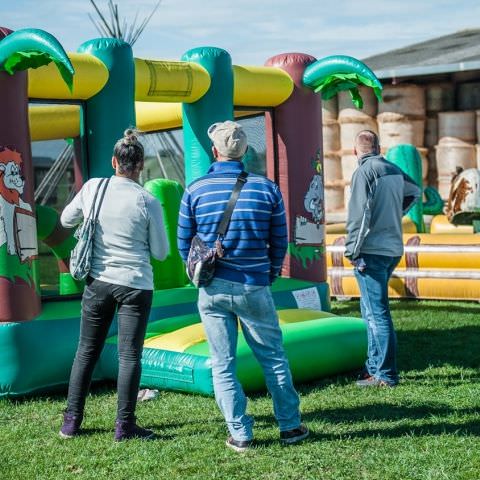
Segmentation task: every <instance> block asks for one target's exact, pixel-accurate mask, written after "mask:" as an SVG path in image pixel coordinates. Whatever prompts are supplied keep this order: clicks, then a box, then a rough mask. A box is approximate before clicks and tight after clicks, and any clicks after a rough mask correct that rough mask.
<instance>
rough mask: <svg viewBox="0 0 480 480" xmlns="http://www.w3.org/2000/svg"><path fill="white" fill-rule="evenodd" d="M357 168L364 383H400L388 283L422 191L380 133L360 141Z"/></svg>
mask: <svg viewBox="0 0 480 480" xmlns="http://www.w3.org/2000/svg"><path fill="white" fill-rule="evenodd" d="M355 154H356V155H357V157H358V168H357V169H356V170H355V172H354V174H353V177H352V184H351V197H350V202H349V205H348V219H347V239H346V244H345V256H346V257H347V258H348V259H349V260H350V262H351V263H352V264H353V266H354V273H355V277H356V279H357V282H358V286H359V288H360V295H361V298H360V308H361V312H362V317H363V318H364V319H365V320H366V322H367V325H368V358H367V361H366V363H365V368H364V372H363V374H362V375H361V377H362V378H360V379H359V380H358V381H357V385H358V386H360V387H369V386H389V387H393V386H395V385H396V384H397V383H398V372H397V367H396V348H397V339H396V335H395V330H394V327H393V323H392V317H391V315H390V309H389V304H388V281H389V279H390V276H391V275H392V272H393V270H394V269H395V267H396V266H397V264H398V262H399V261H400V258H401V256H402V255H403V238H402V216H403V215H404V214H405V213H406V212H407V211H408V210H409V209H410V207H411V206H412V205H413V204H414V203H415V202H416V201H417V200H418V198H419V197H420V194H421V191H420V188H419V187H418V186H417V185H416V184H415V182H414V181H413V180H412V179H411V178H410V177H408V176H407V175H405V174H404V173H403V172H402V170H400V168H398V167H397V166H396V165H393V164H392V163H390V162H388V161H387V160H385V158H383V156H382V155H380V145H379V141H378V137H377V135H376V134H375V133H374V132H372V131H370V130H363V131H361V132H360V133H359V134H358V135H357V137H356V139H355Z"/></svg>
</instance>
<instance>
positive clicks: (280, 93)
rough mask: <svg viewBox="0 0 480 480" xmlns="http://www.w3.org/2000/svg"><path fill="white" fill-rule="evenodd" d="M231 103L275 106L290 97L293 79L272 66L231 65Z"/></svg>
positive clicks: (242, 105)
mask: <svg viewBox="0 0 480 480" xmlns="http://www.w3.org/2000/svg"><path fill="white" fill-rule="evenodd" d="M233 85H234V87H233V104H234V105H235V106H238V107H252V106H256V107H276V106H277V105H280V104H281V103H283V102H284V101H285V100H287V99H288V97H290V95H291V94H292V92H293V80H292V79H291V78H290V76H289V75H288V74H287V73H285V72H284V71H283V70H280V69H279V68H274V67H246V66H239V65H234V66H233Z"/></svg>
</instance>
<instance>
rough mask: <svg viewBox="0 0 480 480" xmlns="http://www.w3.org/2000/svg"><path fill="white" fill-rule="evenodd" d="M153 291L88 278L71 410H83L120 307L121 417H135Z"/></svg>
mask: <svg viewBox="0 0 480 480" xmlns="http://www.w3.org/2000/svg"><path fill="white" fill-rule="evenodd" d="M152 295H153V292H152V291H151V290H138V289H135V288H130V287H124V286H121V285H113V284H111V283H106V282H102V281H100V280H94V279H93V278H91V277H88V278H87V285H86V286H85V290H84V292H83V297H82V318H81V321H80V340H79V343H78V349H77V354H76V355H75V360H74V361H73V367H72V373H71V374H70V384H69V386H68V400H67V412H68V413H71V414H73V415H82V414H83V409H84V406H85V398H86V396H87V394H88V390H89V387H90V381H91V379H92V374H93V369H94V368H95V364H96V363H97V360H98V358H99V356H100V353H101V352H102V348H103V345H104V343H105V339H106V338H107V334H108V330H109V328H110V325H111V323H112V320H113V316H114V314H115V311H117V318H118V341H117V344H118V360H119V369H118V380H117V392H118V411H117V420H133V419H134V418H135V407H136V404H137V395H138V387H139V384H140V374H141V364H140V360H141V357H142V350H143V340H144V337H145V330H146V328H147V319H148V316H149V314H150V307H151V304H152Z"/></svg>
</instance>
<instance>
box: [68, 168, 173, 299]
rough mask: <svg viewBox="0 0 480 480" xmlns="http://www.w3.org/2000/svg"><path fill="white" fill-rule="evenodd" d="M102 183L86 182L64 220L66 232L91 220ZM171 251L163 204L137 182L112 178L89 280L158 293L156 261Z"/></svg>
mask: <svg viewBox="0 0 480 480" xmlns="http://www.w3.org/2000/svg"><path fill="white" fill-rule="evenodd" d="M101 180H102V179H101V178H92V179H91V180H89V181H88V182H86V183H85V185H83V187H82V189H81V190H80V191H79V192H78V193H77V195H76V196H75V198H74V199H73V200H72V201H71V202H70V203H69V204H68V205H67V206H66V207H65V209H64V210H63V212H62V215H61V217H60V221H61V223H62V225H63V226H64V227H67V228H71V227H75V226H76V225H78V224H79V223H80V222H81V221H82V219H83V218H86V217H87V216H88V215H89V213H90V209H91V207H92V203H93V197H94V195H95V192H96V191H97V189H98V186H99V183H100V181H101ZM100 194H101V193H99V195H98V197H97V203H98V201H99V199H100ZM168 251H169V245H168V239H167V236H166V232H165V226H164V222H163V214H162V207H161V205H160V202H159V201H158V200H157V199H156V198H155V197H154V196H152V195H151V194H150V193H148V192H147V191H146V190H144V189H143V188H142V187H141V186H140V185H139V184H138V183H136V182H135V181H133V180H130V179H128V178H125V177H117V176H112V177H111V179H110V182H109V184H108V188H107V191H106V192H105V197H104V199H103V203H102V206H101V208H100V213H99V216H98V222H97V225H96V228H95V236H94V239H93V256H92V265H91V269H90V273H89V275H90V276H91V277H93V278H96V279H98V280H101V281H102V282H108V283H113V284H115V285H123V286H127V287H131V288H138V289H142V290H153V272H152V266H151V264H150V256H152V257H154V258H156V259H157V260H164V259H165V257H166V256H167V254H168Z"/></svg>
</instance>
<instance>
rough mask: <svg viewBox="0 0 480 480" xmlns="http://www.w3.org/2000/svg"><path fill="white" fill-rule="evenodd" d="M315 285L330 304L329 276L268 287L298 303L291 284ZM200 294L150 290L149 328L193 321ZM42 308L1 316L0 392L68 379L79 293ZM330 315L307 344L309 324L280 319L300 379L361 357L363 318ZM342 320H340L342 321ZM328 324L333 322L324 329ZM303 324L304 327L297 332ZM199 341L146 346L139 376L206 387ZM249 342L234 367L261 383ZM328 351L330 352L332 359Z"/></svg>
mask: <svg viewBox="0 0 480 480" xmlns="http://www.w3.org/2000/svg"><path fill="white" fill-rule="evenodd" d="M312 289H315V290H316V291H317V293H318V298H319V300H320V303H321V308H322V310H324V311H329V310H330V299H329V289H328V284H326V283H321V284H314V283H311V282H306V281H302V280H296V279H285V278H281V279H279V280H277V282H275V284H274V286H273V288H272V291H273V297H274V301H275V305H276V307H277V309H288V308H297V307H298V306H299V304H298V303H297V299H298V298H299V296H298V294H296V293H294V292H298V291H300V292H302V291H303V292H308V291H310V292H311V290H312ZM295 295H297V298H296V296H295ZM197 296H198V290H197V289H195V288H193V287H191V286H187V287H181V288H172V289H168V290H158V291H155V292H154V299H153V304H152V310H151V313H150V317H149V326H148V334H147V336H153V335H158V334H161V333H166V332H172V331H175V330H178V329H179V328H182V327H184V326H186V325H190V324H192V323H194V322H193V321H192V319H193V318H195V319H197V320H196V321H198V311H197V305H196V301H197ZM300 296H301V295H300ZM300 306H301V305H300ZM42 308H43V311H42V314H41V315H40V316H39V317H38V318H36V319H35V320H32V321H29V322H12V323H3V324H0V397H1V396H18V395H26V394H32V393H37V392H49V391H53V390H57V389H58V388H61V387H65V386H66V385H67V384H68V380H69V376H70V370H71V366H72V362H73V358H74V355H75V351H76V348H77V342H78V335H79V326H80V299H74V300H61V301H45V302H44V303H43V305H42ZM327 320H330V319H322V320H319V321H318V323H319V325H320V323H322V322H323V330H322V331H323V332H324V333H323V334H321V335H320V337H322V338H324V339H325V341H323V340H322V342H320V340H319V341H318V343H315V342H316V341H315V342H313V343H311V344H309V346H308V347H307V346H306V343H305V341H304V340H305V339H307V338H308V337H309V336H310V335H311V332H310V330H308V328H307V330H305V331H304V330H303V329H304V328H305V327H304V326H302V324H289V325H285V326H284V328H285V332H288V333H285V335H286V336H287V335H288V337H289V340H288V342H286V349H287V353H288V355H289V357H290V356H291V352H293V351H296V352H298V354H295V353H294V354H293V356H292V357H291V362H292V369H293V370H295V372H296V373H295V376H296V380H298V381H304V380H309V379H311V378H317V377H319V376H322V375H329V374H333V373H337V372H341V371H345V370H350V369H352V368H356V367H357V366H360V365H361V363H362V362H363V359H364V357H365V352H366V340H365V338H366V337H365V332H364V327H362V323H361V320H358V319H343V320H342V319H340V318H338V317H337V318H334V319H332V320H334V323H335V322H337V323H338V325H340V324H341V322H347V323H348V322H350V321H353V322H357V324H356V325H353V324H352V325H351V328H352V329H353V330H355V331H356V332H357V333H351V334H346V333H345V332H346V331H344V330H342V329H340V330H341V331H340V332H337V333H334V331H336V328H337V327H333V326H329V327H328V328H327V323H328V322H327ZM314 322H316V321H315V320H313V321H310V322H303V324H305V325H306V324H307V323H310V324H311V326H313V325H314ZM347 323H344V327H345V328H347V327H346V325H347ZM332 328H333V330H329V329H332ZM349 328H350V327H349ZM297 329H298V331H297ZM325 329H327V330H325ZM353 330H352V332H353ZM300 331H301V332H302V333H299V332H300ZM116 333H117V325H116V321H115V320H114V322H113V324H112V326H111V329H110V332H109V337H110V339H109V341H108V342H107V345H106V346H105V349H104V353H103V355H102V358H101V361H100V362H99V365H98V366H97V369H96V370H95V373H94V379H95V380H103V379H115V378H116V371H117V357H116V345H115V343H112V342H114V339H115V335H116ZM315 335H317V334H315ZM320 337H319V338H320ZM290 338H291V340H290ZM290 344H291V346H290ZM197 348H198V347H197ZM203 348H204V350H203V351H194V349H192V351H191V352H189V353H184V354H180V356H179V354H178V353H177V352H166V351H164V352H161V351H159V350H154V349H145V350H144V355H143V366H144V370H143V375H142V383H143V384H144V385H151V386H158V387H160V388H169V389H174V390H184V391H195V392H200V393H205V394H211V393H212V392H211V371H210V365H209V358H208V351H207V350H205V346H204V347H203ZM247 349H248V347H246V345H245V346H244V347H243V346H242V343H241V341H239V352H238V354H239V364H241V365H245V369H244V370H239V376H240V378H241V380H242V382H244V383H245V385H247V389H249V390H251V389H259V388H262V385H263V377H262V376H261V372H260V371H259V369H258V365H257V366H254V364H252V367H250V363H249V362H252V361H254V360H253V357H251V354H250V353H249V351H248V350H247ZM151 350H152V351H151ZM335 350H341V351H348V352H350V353H349V354H348V355H346V356H345V358H344V359H340V358H337V357H334V356H333V355H334V354H335ZM314 351H321V352H322V356H321V357H318V358H317V359H316V360H315V362H314V363H309V362H311V361H312V358H311V357H312V356H313V355H312V352H314ZM302 357H303V359H302ZM327 357H328V358H330V359H331V360H330V361H329V360H328V358H327ZM347 357H348V358H347ZM335 358H337V359H336V360H335ZM180 360H181V361H180ZM297 362H299V365H300V364H301V366H299V367H298V368H297V366H295V365H296V364H297ZM327 364H328V365H327ZM165 372H167V373H165ZM249 372H250V373H249ZM247 377H248V378H247ZM186 378H190V379H191V378H194V380H193V381H191V380H189V382H190V384H191V388H187V387H186V385H187V384H188V382H187V381H186V380H185V379H186Z"/></svg>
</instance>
